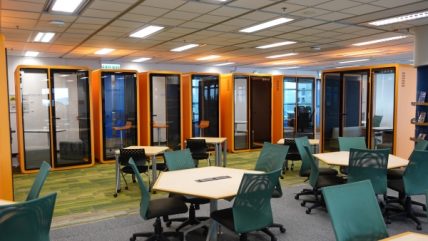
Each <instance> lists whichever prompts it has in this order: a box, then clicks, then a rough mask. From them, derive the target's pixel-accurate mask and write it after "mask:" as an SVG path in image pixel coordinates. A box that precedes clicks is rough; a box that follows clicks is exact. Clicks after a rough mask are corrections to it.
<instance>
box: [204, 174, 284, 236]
mask: <svg viewBox="0 0 428 241" xmlns="http://www.w3.org/2000/svg"><path fill="white" fill-rule="evenodd" d="M280 174H281V169H278V170H276V171H272V172H268V173H263V174H244V176H243V177H242V180H241V184H240V186H239V190H238V193H237V195H236V197H235V201H234V203H233V206H232V208H227V209H222V210H217V211H214V212H212V213H211V218H212V219H213V220H214V221H215V222H217V223H219V224H221V225H222V226H224V227H226V228H227V229H229V230H231V231H234V232H235V233H237V234H239V235H240V240H241V241H245V240H247V233H249V232H252V231H259V230H261V231H263V232H264V233H266V234H268V235H269V236H270V238H271V240H272V241H274V240H276V238H275V236H274V235H273V234H272V233H271V232H270V231H269V229H268V227H270V225H271V224H272V223H273V218H272V207H271V203H270V200H271V196H272V191H273V188H274V186H275V184H276V183H277V182H278V178H279V175H280ZM213 230H214V229H213V228H210V231H209V233H208V236H210V235H211V232H212V231H213Z"/></svg>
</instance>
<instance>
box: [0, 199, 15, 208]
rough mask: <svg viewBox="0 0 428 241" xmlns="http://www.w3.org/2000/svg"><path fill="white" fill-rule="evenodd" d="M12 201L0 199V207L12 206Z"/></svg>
mask: <svg viewBox="0 0 428 241" xmlns="http://www.w3.org/2000/svg"><path fill="white" fill-rule="evenodd" d="M14 203H15V202H14V201H8V200H4V199H0V206H3V205H10V204H14Z"/></svg>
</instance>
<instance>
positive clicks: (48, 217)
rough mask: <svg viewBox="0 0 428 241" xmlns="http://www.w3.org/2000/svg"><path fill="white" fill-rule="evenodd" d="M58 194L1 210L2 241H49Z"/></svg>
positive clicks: (0, 234)
mask: <svg viewBox="0 0 428 241" xmlns="http://www.w3.org/2000/svg"><path fill="white" fill-rule="evenodd" d="M55 200H56V193H52V194H49V195H47V196H45V197H41V198H36V199H33V200H30V201H25V202H20V203H14V204H11V205H7V206H2V207H1V208H0V236H1V237H0V239H1V240H8V241H23V240H31V241H49V240H50V239H49V231H50V228H51V223H52V215H53V211H54V207H55Z"/></svg>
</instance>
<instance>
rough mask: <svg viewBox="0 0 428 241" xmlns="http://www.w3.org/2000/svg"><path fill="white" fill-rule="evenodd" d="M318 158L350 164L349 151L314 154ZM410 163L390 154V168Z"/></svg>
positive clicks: (333, 163)
mask: <svg viewBox="0 0 428 241" xmlns="http://www.w3.org/2000/svg"><path fill="white" fill-rule="evenodd" d="M313 156H314V157H316V158H317V159H318V160H320V161H322V162H324V163H326V164H329V165H335V166H348V165H349V151H336V152H326V153H318V154H314V155H313ZM408 163H409V161H408V160H406V159H404V158H401V157H398V156H394V155H391V154H389V157H388V169H392V168H397V167H405V166H407V164H408Z"/></svg>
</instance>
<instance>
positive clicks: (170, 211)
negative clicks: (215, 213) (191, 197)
mask: <svg viewBox="0 0 428 241" xmlns="http://www.w3.org/2000/svg"><path fill="white" fill-rule="evenodd" d="M129 166H130V167H131V169H132V170H133V171H134V174H135V175H136V176H137V180H138V185H139V187H140V191H141V202H140V216H141V217H142V218H143V219H144V220H149V219H153V218H156V220H155V223H154V224H153V226H154V228H155V230H154V232H148V233H134V234H132V237H131V239H130V240H131V241H135V240H136V238H137V237H148V238H147V240H151V241H164V240H168V239H167V237H168V236H175V237H179V238H180V240H183V239H184V237H183V233H179V232H163V229H162V221H161V217H163V216H168V215H174V214H180V213H186V212H187V206H186V204H185V203H184V202H183V201H182V200H180V199H179V198H159V199H154V200H150V192H149V191H148V189H147V188H146V186H145V185H144V182H143V179H142V178H141V176H140V175H139V170H138V167H137V166H136V165H135V162H134V161H133V160H132V159H131V160H130V161H129Z"/></svg>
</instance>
